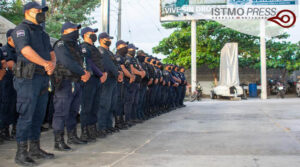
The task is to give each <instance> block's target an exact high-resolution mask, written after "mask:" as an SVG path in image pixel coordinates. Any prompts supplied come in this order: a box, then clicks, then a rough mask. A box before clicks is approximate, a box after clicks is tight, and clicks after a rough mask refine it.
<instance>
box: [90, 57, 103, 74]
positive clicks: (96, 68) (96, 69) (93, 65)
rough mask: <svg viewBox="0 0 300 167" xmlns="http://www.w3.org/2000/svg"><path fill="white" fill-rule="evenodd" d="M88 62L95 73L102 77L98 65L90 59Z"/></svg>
mask: <svg viewBox="0 0 300 167" xmlns="http://www.w3.org/2000/svg"><path fill="white" fill-rule="evenodd" d="M87 62H88V64H89V65H90V66H91V69H92V71H93V73H94V74H95V75H96V76H98V77H102V75H103V74H102V72H101V70H100V69H99V68H98V67H97V66H96V64H95V63H94V62H93V61H92V60H91V59H90V58H87Z"/></svg>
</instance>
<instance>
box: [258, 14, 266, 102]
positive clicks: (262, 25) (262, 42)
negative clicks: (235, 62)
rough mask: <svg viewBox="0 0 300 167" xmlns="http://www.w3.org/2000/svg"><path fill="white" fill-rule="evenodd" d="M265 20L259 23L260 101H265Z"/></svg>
mask: <svg viewBox="0 0 300 167" xmlns="http://www.w3.org/2000/svg"><path fill="white" fill-rule="evenodd" d="M265 24H266V22H265V20H264V19H262V20H261V21H260V72H261V99H262V100H265V99H267V66H266V39H265V36H266V29H265Z"/></svg>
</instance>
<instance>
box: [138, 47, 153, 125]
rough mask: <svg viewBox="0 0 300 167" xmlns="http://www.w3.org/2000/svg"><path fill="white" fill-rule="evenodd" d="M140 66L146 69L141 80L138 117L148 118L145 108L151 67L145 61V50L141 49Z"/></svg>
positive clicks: (139, 52)
mask: <svg viewBox="0 0 300 167" xmlns="http://www.w3.org/2000/svg"><path fill="white" fill-rule="evenodd" d="M136 58H137V60H138V63H139V66H141V69H143V70H144V71H145V74H146V75H145V77H144V78H142V79H141V82H140V89H139V92H140V95H139V101H138V109H137V115H138V119H141V120H146V119H147V117H146V114H145V108H146V97H147V96H146V92H147V86H148V82H149V81H150V80H151V78H150V75H149V69H148V67H147V64H146V63H145V58H146V54H145V53H144V51H143V50H139V51H138V52H137V56H136Z"/></svg>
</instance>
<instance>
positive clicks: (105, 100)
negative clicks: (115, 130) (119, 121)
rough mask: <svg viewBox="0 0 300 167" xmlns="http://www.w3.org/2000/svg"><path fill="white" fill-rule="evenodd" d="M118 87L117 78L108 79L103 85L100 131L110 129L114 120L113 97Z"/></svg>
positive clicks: (98, 117) (99, 116)
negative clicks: (111, 121) (112, 119)
mask: <svg viewBox="0 0 300 167" xmlns="http://www.w3.org/2000/svg"><path fill="white" fill-rule="evenodd" d="M116 85H117V81H116V79H115V78H107V80H106V82H104V83H103V84H102V87H101V93H100V109H99V110H98V114H97V119H98V129H99V130H103V129H106V128H108V127H109V126H108V125H109V124H110V120H111V118H112V110H111V108H112V97H113V90H114V89H115V87H116Z"/></svg>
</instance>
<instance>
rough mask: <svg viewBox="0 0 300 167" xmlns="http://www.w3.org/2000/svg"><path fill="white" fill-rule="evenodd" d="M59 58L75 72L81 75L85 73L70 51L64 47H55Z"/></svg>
mask: <svg viewBox="0 0 300 167" xmlns="http://www.w3.org/2000/svg"><path fill="white" fill-rule="evenodd" d="M55 53H56V55H57V60H58V61H59V62H60V63H61V64H62V65H63V66H65V67H66V68H68V69H69V70H70V71H72V72H73V73H76V74H78V75H80V76H82V75H84V74H85V72H84V69H83V68H82V67H81V66H80V65H79V64H78V63H77V62H76V61H75V60H74V59H73V58H72V57H71V55H70V53H69V52H68V51H67V50H66V49H65V48H64V47H57V48H55Z"/></svg>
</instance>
